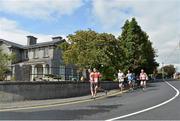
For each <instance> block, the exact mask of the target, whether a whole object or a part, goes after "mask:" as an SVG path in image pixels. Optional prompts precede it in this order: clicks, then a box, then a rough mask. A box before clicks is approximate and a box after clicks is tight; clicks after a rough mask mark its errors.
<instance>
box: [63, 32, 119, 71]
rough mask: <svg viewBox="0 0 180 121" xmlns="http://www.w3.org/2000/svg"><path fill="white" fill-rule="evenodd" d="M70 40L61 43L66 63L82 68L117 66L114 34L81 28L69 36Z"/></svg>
mask: <svg viewBox="0 0 180 121" xmlns="http://www.w3.org/2000/svg"><path fill="white" fill-rule="evenodd" d="M68 41H69V44H68V43H67V42H64V43H63V44H61V45H60V47H61V48H62V49H63V59H64V62H65V63H66V64H69V63H71V64H75V65H77V66H79V67H82V68H90V67H95V68H100V67H101V66H103V67H106V66H115V64H116V61H117V59H116V58H115V56H116V51H117V50H118V49H115V48H116V45H117V39H116V38H115V36H114V35H112V34H107V33H97V32H95V31H92V30H81V31H77V32H75V34H71V35H69V36H68Z"/></svg>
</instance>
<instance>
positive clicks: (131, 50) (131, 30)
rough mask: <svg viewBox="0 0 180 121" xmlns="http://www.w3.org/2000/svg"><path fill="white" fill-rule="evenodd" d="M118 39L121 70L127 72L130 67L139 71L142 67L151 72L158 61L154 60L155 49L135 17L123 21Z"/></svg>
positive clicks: (136, 71)
mask: <svg viewBox="0 0 180 121" xmlns="http://www.w3.org/2000/svg"><path fill="white" fill-rule="evenodd" d="M118 39H119V46H120V48H121V49H122V55H123V61H121V64H120V68H121V69H122V70H123V71H125V72H127V70H128V69H130V70H131V71H134V72H135V73H139V71H140V69H141V68H143V69H145V70H146V72H147V73H152V72H153V70H154V69H156V67H157V66H158V63H157V62H156V61H155V57H156V53H155V50H154V48H153V47H152V43H151V42H150V40H149V37H148V35H147V34H146V33H145V32H144V31H143V30H142V29H141V27H140V26H139V25H138V23H137V21H136V19H135V18H132V20H131V21H128V20H127V21H126V22H125V24H124V26H123V27H122V33H121V36H119V38H118Z"/></svg>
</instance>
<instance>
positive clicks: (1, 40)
mask: <svg viewBox="0 0 180 121" xmlns="http://www.w3.org/2000/svg"><path fill="white" fill-rule="evenodd" d="M0 42H4V43H6V44H8V45H11V46H13V47H17V48H21V49H24V46H23V45H20V44H17V43H14V42H10V41H7V40H4V39H0Z"/></svg>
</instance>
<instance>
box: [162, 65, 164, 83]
mask: <svg viewBox="0 0 180 121" xmlns="http://www.w3.org/2000/svg"><path fill="white" fill-rule="evenodd" d="M162 79H163V81H164V63H163V62H162Z"/></svg>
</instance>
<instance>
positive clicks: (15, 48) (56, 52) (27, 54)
mask: <svg viewBox="0 0 180 121" xmlns="http://www.w3.org/2000/svg"><path fill="white" fill-rule="evenodd" d="M64 41H65V40H64V39H62V37H53V38H52V41H49V42H43V43H37V38H36V37H33V36H27V45H20V44H17V43H13V42H10V41H7V40H3V39H0V48H1V49H2V51H3V52H5V53H8V54H12V53H15V55H16V60H15V61H14V62H11V64H10V66H9V67H10V68H11V74H9V75H8V76H7V79H8V80H12V79H14V80H16V81H36V80H43V79H45V77H46V76H47V75H53V76H56V77H61V78H62V79H63V80H71V79H72V78H73V77H77V71H76V68H75V67H74V66H72V65H66V66H65V65H64V63H63V60H62V55H61V54H62V53H61V50H60V48H58V45H59V44H61V43H62V42H64Z"/></svg>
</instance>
